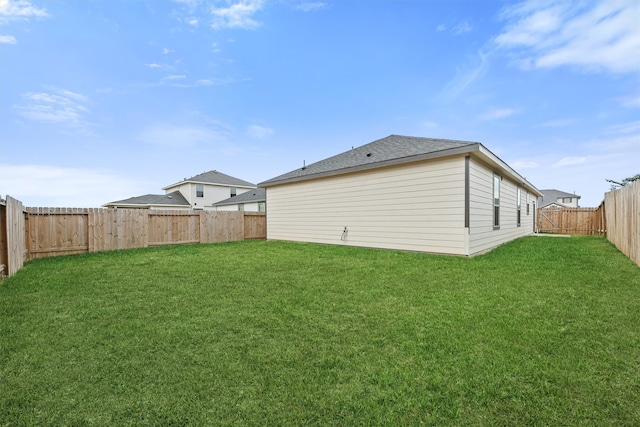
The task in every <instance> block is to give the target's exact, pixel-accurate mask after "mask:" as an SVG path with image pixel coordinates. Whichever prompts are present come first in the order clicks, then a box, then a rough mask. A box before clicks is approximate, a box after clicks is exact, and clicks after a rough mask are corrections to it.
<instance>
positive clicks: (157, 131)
mask: <svg viewBox="0 0 640 427" xmlns="http://www.w3.org/2000/svg"><path fill="white" fill-rule="evenodd" d="M137 139H138V140H140V141H143V142H146V143H148V144H151V145H158V146H162V147H169V148H195V147H199V146H209V145H216V144H220V143H226V135H225V133H224V132H223V131H221V130H219V129H213V128H210V127H206V126H192V125H185V126H180V125H157V126H154V127H151V128H149V129H146V130H144V131H142V132H141V133H140V134H138V138H137Z"/></svg>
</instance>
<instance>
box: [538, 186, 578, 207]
mask: <svg viewBox="0 0 640 427" xmlns="http://www.w3.org/2000/svg"><path fill="white" fill-rule="evenodd" d="M540 192H541V193H542V194H543V196H542V197H539V198H538V206H539V207H543V206H546V205H549V204H551V203H558V199H559V198H561V197H573V198H578V199H579V198H580V196H578V195H576V194H572V193H567V192H564V191H560V190H553V189H551V190H540ZM560 204H562V202H560Z"/></svg>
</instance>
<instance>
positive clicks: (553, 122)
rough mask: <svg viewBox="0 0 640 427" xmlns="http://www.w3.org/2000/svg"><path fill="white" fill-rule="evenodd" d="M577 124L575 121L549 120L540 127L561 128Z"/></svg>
mask: <svg viewBox="0 0 640 427" xmlns="http://www.w3.org/2000/svg"><path fill="white" fill-rule="evenodd" d="M575 122H576V120H575V119H557V120H549V121H546V122H544V123H540V125H539V126H540V127H543V128H561V127H565V126H569V125H572V124H574V123H575Z"/></svg>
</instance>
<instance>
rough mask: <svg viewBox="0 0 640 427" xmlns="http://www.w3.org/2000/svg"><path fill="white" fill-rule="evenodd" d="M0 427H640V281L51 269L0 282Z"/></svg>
mask: <svg viewBox="0 0 640 427" xmlns="http://www.w3.org/2000/svg"><path fill="white" fill-rule="evenodd" d="M0 425H9V426H12V425H55V426H60V425H98V426H105V425H118V426H121V425H153V426H157V425H268V426H272V425H296V426H297V425H335V426H346V425H390V426H397V425H407V426H408V425H411V426H413V425H500V426H502V425H518V426H521V425H580V426H583V425H594V426H596V425H597V426H602V425H611V426H625V425H626V426H634V425H635V426H637V425H640V268H638V266H636V265H635V264H634V263H632V262H631V261H630V260H629V259H627V258H626V257H625V256H624V255H623V254H621V253H620V252H618V250H617V249H616V248H615V247H613V246H612V245H611V244H610V243H608V242H607V241H606V240H604V239H603V238H598V237H572V238H568V239H559V238H550V237H528V238H524V239H520V240H517V241H514V242H511V243H509V244H506V245H504V246H501V247H499V248H497V249H495V250H494V251H492V252H490V253H488V254H485V255H482V256H478V257H475V258H471V259H466V258H457V257H449V256H438V255H429V254H421V253H409V252H398V251H385V250H375V249H363V248H350V247H341V246H323V245H313V244H301V243H286V242H275V241H266V242H265V241H247V242H236V243H228V244H218V245H194V246H173V247H159V248H153V249H143V250H129V251H121V252H110V253H97V254H87V255H80V256H70V257H60V258H49V259H41V260H36V261H34V262H30V263H27V265H26V266H25V267H24V268H23V269H22V270H21V271H20V272H18V274H16V275H15V276H13V277H11V278H9V279H6V280H5V281H4V282H3V283H2V284H0Z"/></svg>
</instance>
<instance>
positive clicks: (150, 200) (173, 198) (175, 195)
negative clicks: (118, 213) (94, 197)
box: [103, 191, 191, 206]
mask: <svg viewBox="0 0 640 427" xmlns="http://www.w3.org/2000/svg"><path fill="white" fill-rule="evenodd" d="M109 205H141V206H149V205H170V206H191V205H190V204H189V202H188V201H187V199H185V198H184V196H183V195H182V193H180V192H179V191H174V192H172V193H169V194H145V195H144V196H137V197H129V198H128V199H124V200H118V201H115V202H110V203H106V204H104V205H103V206H109Z"/></svg>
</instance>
